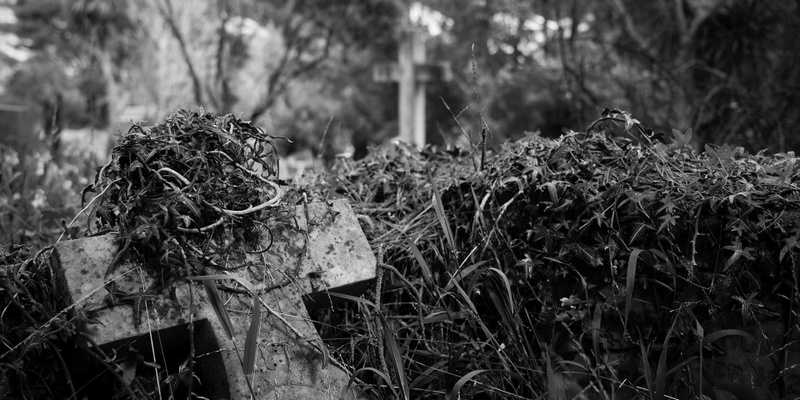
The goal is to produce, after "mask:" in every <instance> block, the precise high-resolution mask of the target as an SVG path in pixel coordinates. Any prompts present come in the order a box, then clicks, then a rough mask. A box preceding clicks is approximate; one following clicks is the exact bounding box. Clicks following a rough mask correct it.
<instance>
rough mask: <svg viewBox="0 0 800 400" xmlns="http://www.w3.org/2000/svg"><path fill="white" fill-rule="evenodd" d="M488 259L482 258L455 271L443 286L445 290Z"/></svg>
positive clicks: (447, 290)
mask: <svg viewBox="0 0 800 400" xmlns="http://www.w3.org/2000/svg"><path fill="white" fill-rule="evenodd" d="M488 262H489V261H488V260H483V261H479V262H476V263H475V264H472V265H470V266H469V267H467V268H464V269H462V270H461V271H456V273H455V275H454V276H453V277H452V278H451V279H450V282H448V283H447V286H445V287H444V291H445V292H449V291H450V289H452V288H453V286H455V285H457V284H458V282H459V281H461V280H462V279H464V278H465V277H467V276H468V275H469V274H471V273H473V272H474V271H475V270H476V269H478V267H480V266H482V265H484V264H486V263H488Z"/></svg>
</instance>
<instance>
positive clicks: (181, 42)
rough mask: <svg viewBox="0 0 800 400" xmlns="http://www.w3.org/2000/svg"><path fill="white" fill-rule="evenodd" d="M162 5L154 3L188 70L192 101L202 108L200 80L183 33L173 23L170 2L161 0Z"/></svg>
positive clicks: (173, 12)
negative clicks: (192, 92)
mask: <svg viewBox="0 0 800 400" xmlns="http://www.w3.org/2000/svg"><path fill="white" fill-rule="evenodd" d="M163 1H164V4H165V5H166V7H165V6H164V5H162V4H161V3H160V2H159V1H156V4H157V6H158V10H159V12H160V13H161V16H162V17H163V18H164V20H165V21H166V22H167V25H169V28H170V31H172V35H173V36H174V37H175V40H177V41H178V47H179V48H180V50H181V55H182V56H183V61H184V62H186V68H187V69H188V70H189V77H190V78H191V79H192V88H193V89H194V100H195V102H197V105H198V106H202V105H203V104H204V101H203V87H202V86H201V85H200V78H199V77H198V75H197V72H196V71H195V69H194V63H193V62H192V58H191V56H190V55H189V49H188V47H187V46H186V40H185V39H184V37H183V33H181V30H180V28H179V27H178V23H177V21H175V10H174V8H173V7H172V1H171V0H163Z"/></svg>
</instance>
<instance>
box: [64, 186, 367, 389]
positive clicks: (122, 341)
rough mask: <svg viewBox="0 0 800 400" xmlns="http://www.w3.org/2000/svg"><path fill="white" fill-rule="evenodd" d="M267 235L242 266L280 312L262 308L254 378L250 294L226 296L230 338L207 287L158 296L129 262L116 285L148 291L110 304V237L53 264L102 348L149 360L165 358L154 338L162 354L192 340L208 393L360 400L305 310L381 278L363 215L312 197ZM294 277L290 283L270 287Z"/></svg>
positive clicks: (84, 244) (77, 243) (77, 246)
mask: <svg viewBox="0 0 800 400" xmlns="http://www.w3.org/2000/svg"><path fill="white" fill-rule="evenodd" d="M306 215H308V220H309V221H310V223H309V222H308V221H307V218H306ZM270 231H271V232H272V235H273V237H272V245H271V247H270V248H269V250H268V251H266V252H265V253H263V258H261V255H258V259H253V260H252V261H254V263H253V264H252V267H250V268H241V269H238V270H237V271H236V272H235V273H237V274H238V275H239V276H241V277H242V278H244V279H247V280H248V281H250V282H252V283H253V285H254V286H255V287H256V288H257V289H258V291H259V296H260V298H261V300H262V301H263V304H266V305H268V306H269V307H270V308H271V309H272V310H274V311H275V312H276V313H277V314H278V315H280V316H281V317H282V318H283V321H281V320H280V319H279V318H278V317H276V316H275V315H272V314H271V313H269V312H267V310H265V309H264V308H262V315H261V317H262V318H261V326H260V329H259V333H260V334H259V339H258V354H257V355H256V368H255V372H254V374H253V375H252V376H249V377H248V376H245V375H244V374H243V372H242V367H241V362H240V359H241V357H243V354H241V353H242V347H243V345H244V342H245V336H246V333H247V329H248V327H249V325H250V319H251V313H252V310H253V299H252V298H251V296H250V295H249V294H240V293H231V292H227V291H221V292H220V293H221V294H222V297H223V299H224V300H225V302H226V303H225V304H226V308H227V310H228V313H229V315H230V318H231V321H232V323H233V327H234V330H235V336H234V338H233V340H230V339H229V338H228V337H227V336H226V335H225V333H224V332H225V331H224V329H223V327H222V324H221V323H220V320H219V318H218V317H217V315H216V314H215V312H214V310H213V308H212V306H211V304H210V302H209V299H208V295H207V293H206V291H205V289H204V288H203V286H202V285H200V284H198V283H191V284H190V283H186V282H183V283H180V284H178V285H177V286H176V287H175V288H173V289H172V290H170V291H169V292H166V293H158V294H156V295H153V294H151V292H152V291H149V292H148V288H149V287H150V284H151V283H152V279H151V278H149V277H148V276H147V274H146V273H145V271H144V270H143V269H142V268H141V266H139V265H134V264H132V263H129V262H126V263H123V264H122V265H120V266H119V267H117V268H116V272H115V274H114V275H115V276H114V277H113V279H114V281H115V283H116V285H117V287H118V288H119V289H121V290H123V291H124V292H126V293H134V294H136V293H147V294H146V295H142V296H139V297H137V296H133V298H128V299H127V302H126V303H125V304H122V305H116V306H114V307H112V308H105V307H107V305H108V304H107V300H106V298H107V294H108V292H107V289H106V287H105V286H104V282H103V277H104V273H105V271H106V269H107V267H108V265H109V263H110V262H111V261H112V260H113V258H114V256H115V255H116V251H117V245H116V244H115V243H114V237H113V236H110V235H107V236H99V237H91V238H83V239H77V240H72V241H67V242H63V243H60V244H58V245H57V246H56V250H55V251H54V264H55V265H56V267H57V269H59V268H60V269H61V270H62V271H63V273H64V276H65V278H66V282H67V286H68V289H67V290H68V291H69V293H68V296H66V295H65V298H69V299H71V301H72V302H74V304H76V307H75V312H86V313H89V314H90V315H91V316H92V318H93V319H94V320H95V321H97V323H96V324H90V325H89V326H87V327H86V332H87V333H88V334H89V336H90V337H91V338H93V339H94V340H95V341H96V342H97V343H100V344H103V346H104V348H107V349H111V348H113V349H119V350H120V351H121V350H124V349H125V348H127V347H130V346H132V347H134V348H136V349H137V350H138V351H139V352H140V353H142V354H143V355H144V356H145V358H148V357H149V359H155V360H159V359H161V358H163V357H160V356H159V355H158V354H156V356H155V357H152V356H150V354H151V353H153V350H152V349H151V348H150V343H151V342H152V343H155V346H154V348H155V349H156V350H155V352H156V353H159V352H161V351H162V349H163V348H167V349H169V348H173V349H178V350H175V351H184V352H186V351H188V350H187V349H188V341H189V339H190V338H192V340H193V341H194V345H195V346H194V347H195V352H196V353H195V360H196V362H197V364H196V366H195V374H197V375H198V376H199V377H200V378H201V381H203V387H202V390H203V393H204V394H205V395H206V396H207V397H209V398H233V399H245V398H250V397H251V394H255V396H256V398H259V399H323V398H324V399H327V398H340V397H341V396H343V395H346V398H359V395H358V394H357V393H355V392H353V391H352V390H349V391H346V385H347V382H348V380H349V377H348V376H347V374H346V373H345V372H344V371H342V370H341V369H339V368H338V367H335V366H333V365H331V364H329V363H328V362H327V361H328V360H327V359H326V357H325V356H324V355H323V354H322V353H321V352H320V351H319V350H318V347H319V346H320V345H321V342H320V340H319V335H318V333H317V332H316V330H315V328H314V326H313V323H312V322H311V320H310V319H309V317H308V313H307V311H306V306H307V305H308V306H309V307H314V306H326V305H327V304H328V299H330V298H331V297H330V296H328V295H327V293H328V292H329V291H330V292H334V291H343V292H345V293H348V294H353V295H358V294H359V293H360V290H363V288H364V287H366V286H367V285H369V284H370V283H371V282H373V281H374V279H375V265H376V260H375V257H374V255H373V254H372V252H371V250H370V247H369V244H368V243H367V241H366V238H365V237H364V234H363V232H362V231H361V229H360V227H359V225H358V221H357V219H356V216H355V215H354V214H353V211H352V209H351V208H350V206H349V204H348V203H347V202H346V201H343V200H337V201H333V202H331V203H315V204H310V205H308V206H307V208H306V207H305V206H298V207H297V210H296V216H295V221H291V222H285V221H284V222H281V223H278V222H276V223H275V224H274V225H273V226H271V227H270ZM306 235H307V236H306ZM306 242H307V243H308V248H307V251H304V250H306V249H305V243H306ZM287 276H289V277H291V283H290V284H288V285H286V286H283V287H280V288H277V289H273V290H267V289H268V288H270V287H274V285H275V284H277V283H279V282H282V281H285V279H286V277H287ZM304 298H305V299H306V301H305V302H304ZM135 310H136V312H135ZM190 321H193V322H194V324H193V325H192V326H193V330H194V335H193V336H190V335H189V322H190ZM284 321H285V322H286V323H288V324H290V325H291V327H290V326H287V324H286V323H284ZM298 334H299V336H298ZM180 349H183V350H180ZM237 349H238V352H237ZM167 351H169V350H167ZM237 353H238V354H237ZM186 356H188V353H187V354H186V355H181V356H178V358H181V357H184V358H185V357H186ZM173 357H174V356H173ZM162 362H166V361H164V360H162ZM178 366H179V363H178ZM177 368H178V367H173V370H171V371H169V373H176V372H177V370H176V369H177Z"/></svg>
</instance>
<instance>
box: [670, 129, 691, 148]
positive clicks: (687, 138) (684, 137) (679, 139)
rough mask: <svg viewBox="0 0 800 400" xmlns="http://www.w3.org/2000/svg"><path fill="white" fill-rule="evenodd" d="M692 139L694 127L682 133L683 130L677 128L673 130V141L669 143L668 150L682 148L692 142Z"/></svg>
mask: <svg viewBox="0 0 800 400" xmlns="http://www.w3.org/2000/svg"><path fill="white" fill-rule="evenodd" d="M691 141H692V128H689V129H687V130H686V132H684V133H681V131H679V130H677V129H673V130H672V143H670V144H669V146H668V147H667V150H677V149H682V148H683V147H684V146H686V145H687V144H689V143H691Z"/></svg>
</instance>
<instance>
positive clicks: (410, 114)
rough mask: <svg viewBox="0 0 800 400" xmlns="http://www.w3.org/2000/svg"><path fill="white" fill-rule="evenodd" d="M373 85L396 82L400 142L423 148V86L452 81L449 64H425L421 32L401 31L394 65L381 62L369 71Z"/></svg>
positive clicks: (416, 30) (412, 30)
mask: <svg viewBox="0 0 800 400" xmlns="http://www.w3.org/2000/svg"><path fill="white" fill-rule="evenodd" d="M372 77H373V80H375V81H376V82H397V83H398V85H399V90H398V93H399V94H398V96H399V101H398V112H399V114H398V126H399V129H400V132H399V136H400V139H402V140H404V141H406V142H408V143H412V144H414V145H415V146H417V147H422V146H424V145H425V85H426V83H429V82H446V81H449V80H452V78H453V73H452V70H451V69H450V63H449V62H439V63H426V56H425V41H424V40H423V37H422V32H420V31H419V30H418V29H415V28H407V29H404V30H403V31H402V32H401V38H400V45H399V56H398V62H397V63H383V64H378V65H376V66H375V67H374V68H373V70H372Z"/></svg>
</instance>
